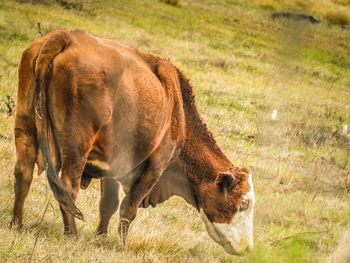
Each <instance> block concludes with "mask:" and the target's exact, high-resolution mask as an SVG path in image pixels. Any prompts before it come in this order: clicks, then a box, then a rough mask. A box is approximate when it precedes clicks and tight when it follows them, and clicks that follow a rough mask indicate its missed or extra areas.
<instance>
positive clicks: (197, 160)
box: [178, 70, 233, 208]
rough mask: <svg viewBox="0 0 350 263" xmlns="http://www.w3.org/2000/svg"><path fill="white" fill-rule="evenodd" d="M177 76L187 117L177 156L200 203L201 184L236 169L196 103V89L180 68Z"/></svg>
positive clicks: (210, 181)
mask: <svg viewBox="0 0 350 263" xmlns="http://www.w3.org/2000/svg"><path fill="white" fill-rule="evenodd" d="M178 78H179V84H180V87H181V93H182V99H183V107H184V112H185V119H186V140H185V144H184V146H183V148H182V151H181V153H180V155H179V157H178V158H179V160H180V162H181V165H182V167H183V170H184V172H185V175H186V177H187V178H188V180H189V183H190V187H191V188H192V190H193V192H194V194H195V197H196V199H197V205H198V202H200V201H201V199H202V198H205V196H202V194H201V186H203V184H208V183H212V182H213V181H215V179H216V177H217V175H218V174H219V172H226V171H228V170H230V169H231V168H233V165H232V164H231V162H230V161H229V160H228V158H227V157H226V156H225V155H224V154H223V153H222V151H221V149H220V148H219V147H218V145H217V143H216V141H215V139H214V136H213V135H212V133H211V132H210V131H209V130H208V128H207V126H206V124H205V123H204V121H203V120H202V119H201V117H200V115H199V112H198V109H197V107H196V104H195V100H194V93H193V88H192V86H191V84H190V82H189V80H188V79H187V78H186V77H185V76H184V74H183V73H182V72H181V71H180V70H178ZM197 208H198V207H197Z"/></svg>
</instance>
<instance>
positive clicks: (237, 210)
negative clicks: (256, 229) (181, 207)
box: [199, 168, 255, 254]
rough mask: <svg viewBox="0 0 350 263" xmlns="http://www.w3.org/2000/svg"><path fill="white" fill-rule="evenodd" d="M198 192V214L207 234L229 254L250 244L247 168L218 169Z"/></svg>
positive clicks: (250, 192)
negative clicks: (233, 169)
mask: <svg viewBox="0 0 350 263" xmlns="http://www.w3.org/2000/svg"><path fill="white" fill-rule="evenodd" d="M201 192H202V193H201V196H202V198H201V200H200V204H199V205H200V214H201V218H202V220H203V222H204V223H205V226H206V229H207V231H208V233H209V235H210V237H211V238H212V239H213V240H214V241H216V242H217V243H219V244H220V245H221V246H223V248H224V249H225V251H226V252H228V253H230V254H243V253H244V252H245V251H246V250H247V249H248V248H252V247H253V210H254V205H255V196H254V190H253V183H252V175H251V174H250V173H249V170H248V169H247V168H242V169H237V170H235V171H230V172H224V173H219V174H218V175H217V178H216V180H215V181H214V182H211V183H209V184H206V185H203V186H202V189H201Z"/></svg>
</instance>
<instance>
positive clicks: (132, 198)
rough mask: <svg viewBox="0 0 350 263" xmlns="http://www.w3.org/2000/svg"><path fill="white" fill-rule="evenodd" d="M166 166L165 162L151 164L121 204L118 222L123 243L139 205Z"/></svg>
mask: <svg viewBox="0 0 350 263" xmlns="http://www.w3.org/2000/svg"><path fill="white" fill-rule="evenodd" d="M165 168H166V165H165V163H164V164H163V165H161V164H158V165H155V164H154V165H152V164H151V165H150V166H149V167H148V169H146V171H145V172H144V173H143V174H141V175H140V178H137V179H136V181H135V183H134V184H133V185H132V187H131V189H130V191H129V192H128V193H127V194H126V196H125V198H124V199H123V201H122V203H121V205H120V212H119V213H120V221H119V224H118V234H119V237H120V240H121V242H122V244H123V245H125V240H126V237H127V234H128V229H129V226H130V224H131V222H132V221H133V220H134V219H135V217H136V214H137V209H138V207H139V206H140V204H141V202H142V200H143V199H144V198H145V197H146V196H147V195H148V194H149V193H150V191H151V190H152V188H153V186H154V185H155V184H156V183H157V181H158V179H159V177H160V176H161V174H162V173H163V171H164V170H165Z"/></svg>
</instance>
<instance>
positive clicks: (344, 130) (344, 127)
mask: <svg viewBox="0 0 350 263" xmlns="http://www.w3.org/2000/svg"><path fill="white" fill-rule="evenodd" d="M347 131H348V125H347V124H344V126H343V133H344V134H347Z"/></svg>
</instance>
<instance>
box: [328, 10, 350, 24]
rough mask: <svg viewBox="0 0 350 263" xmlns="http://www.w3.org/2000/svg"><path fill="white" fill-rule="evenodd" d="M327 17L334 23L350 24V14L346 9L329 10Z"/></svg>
mask: <svg viewBox="0 0 350 263" xmlns="http://www.w3.org/2000/svg"><path fill="white" fill-rule="evenodd" d="M325 18H326V19H327V20H328V21H329V22H330V23H331V24H334V25H350V16H349V14H348V13H345V12H344V11H340V10H338V11H329V12H327V14H326V15H325Z"/></svg>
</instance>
